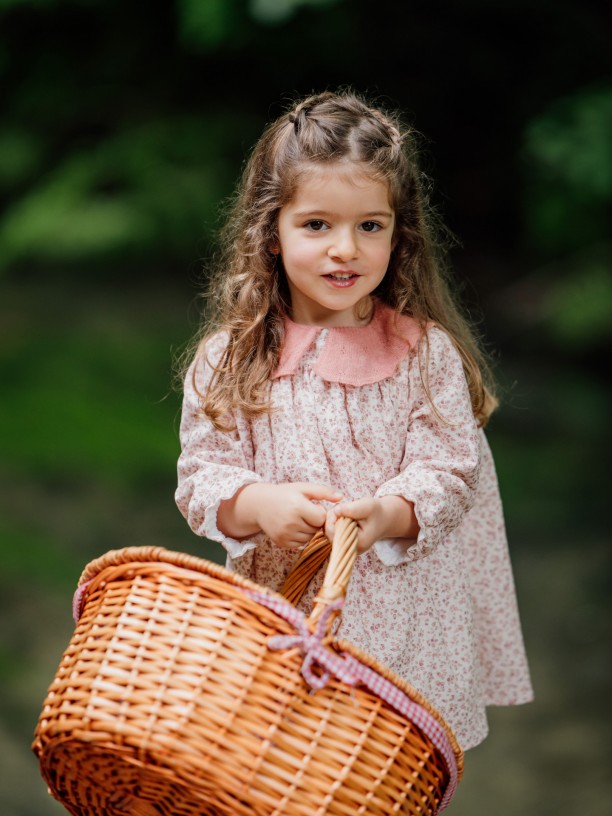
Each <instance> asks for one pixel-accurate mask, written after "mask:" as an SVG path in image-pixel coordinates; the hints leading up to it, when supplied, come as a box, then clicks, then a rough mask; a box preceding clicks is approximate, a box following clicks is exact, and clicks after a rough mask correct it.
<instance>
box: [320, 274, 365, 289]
mask: <svg viewBox="0 0 612 816" xmlns="http://www.w3.org/2000/svg"><path fill="white" fill-rule="evenodd" d="M323 277H324V278H325V279H326V280H328V281H329V282H330V283H331V285H332V286H334V287H336V288H339V289H345V288H346V287H347V286H352V285H353V284H354V283H355V281H356V280H357V278H358V277H359V275H357V274H355V272H328V273H327V274H326V275H323Z"/></svg>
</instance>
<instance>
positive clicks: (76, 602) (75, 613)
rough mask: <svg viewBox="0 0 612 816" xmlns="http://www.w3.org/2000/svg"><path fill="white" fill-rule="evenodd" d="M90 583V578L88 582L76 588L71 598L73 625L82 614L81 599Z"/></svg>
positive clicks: (91, 579)
mask: <svg viewBox="0 0 612 816" xmlns="http://www.w3.org/2000/svg"><path fill="white" fill-rule="evenodd" d="M92 581H93V578H90V579H89V581H85V583H84V584H81V586H80V587H78V588H77V590H76V592H75V593H74V595H73V596H72V617H73V618H74V622H75V623H78V622H79V618H80V617H81V615H82V614H83V599H84V597H85V593H86V592H87V587H88V586H89V585H90V584H91V582H92Z"/></svg>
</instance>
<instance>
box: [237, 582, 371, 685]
mask: <svg viewBox="0 0 612 816" xmlns="http://www.w3.org/2000/svg"><path fill="white" fill-rule="evenodd" d="M246 592H247V595H249V596H250V597H251V598H252V599H253V600H254V601H257V602H258V603H260V604H262V606H266V607H267V608H268V609H271V610H272V611H273V612H275V613H276V614H277V615H279V617H282V618H284V619H285V620H286V621H287V622H288V623H290V624H291V625H292V626H294V627H295V629H296V630H297V634H295V635H273V636H272V637H271V638H270V639H269V640H268V648H269V649H272V650H273V651H278V650H280V649H294V648H297V649H300V651H301V652H302V654H303V655H304V661H303V662H302V667H301V669H300V671H301V674H302V677H303V678H304V680H305V681H306V682H307V683H308V685H309V686H310V688H312V689H322V688H324V687H325V686H326V685H327V683H328V682H329V677H330V674H333V675H334V676H335V677H337V678H338V679H339V680H342V682H344V683H346V684H347V685H349V686H354V685H355V684H356V683H357V682H358V678H357V676H356V674H355V671H354V669H355V666H354V665H353V664H357V661H356V660H354V658H352V657H351V656H350V655H347V654H344V655H342V657H340V656H339V655H336V654H334V652H332V651H331V650H330V649H328V648H327V647H326V646H325V645H324V643H323V639H324V638H325V637H326V634H327V626H328V623H329V619H330V617H332V616H333V615H335V614H336V613H337V612H338V611H339V610H340V609H341V608H342V606H343V604H344V600H343V599H342V598H338V599H337V600H335V601H332V602H331V603H330V604H328V605H327V606H326V607H325V609H324V611H323V613H322V614H321V616H320V618H319V620H318V621H317V625H316V626H315V629H314V631H313V632H311V631H310V628H309V627H308V623H307V622H306V617H305V616H304V614H303V613H302V612H300V610H299V609H296V608H295V607H294V606H291V604H289V603H287V602H283V601H279V600H277V599H276V598H272V597H270V596H268V595H265V594H264V593H263V592H254V591H251V590H247V591H246ZM313 664H316V665H317V666H319V667H320V668H321V669H323V672H322V673H321V674H318V673H317V672H315V671H314V670H313Z"/></svg>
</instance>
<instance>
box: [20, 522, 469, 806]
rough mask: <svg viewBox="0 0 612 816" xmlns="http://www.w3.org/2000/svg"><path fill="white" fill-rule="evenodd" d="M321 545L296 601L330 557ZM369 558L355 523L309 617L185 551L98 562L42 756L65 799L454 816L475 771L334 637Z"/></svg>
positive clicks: (130, 551) (336, 548)
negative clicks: (359, 560)
mask: <svg viewBox="0 0 612 816" xmlns="http://www.w3.org/2000/svg"><path fill="white" fill-rule="evenodd" d="M324 541H326V540H324ZM321 542H322V537H319V539H318V543H317V542H315V543H316V546H315V548H314V552H315V555H314V556H312V557H310V556H309V555H308V554H307V556H306V557H305V558H303V559H301V566H300V565H298V569H297V570H296V571H295V572H294V573H293V574H292V578H291V580H290V581H289V585H290V586H289V595H291V594H292V593H293V596H294V597H295V594H296V592H297V593H298V594H299V591H301V590H295V586H296V581H294V579H296V580H297V584H298V585H300V584H302V585H303V583H304V581H303V574H304V570H305V572H306V573H308V569H310V571H311V572H314V571H315V570H316V568H317V567H318V565H319V564H320V563H321V560H322V558H323V557H324V555H326V552H325V547H324V546H322V544H321ZM355 547H356V528H355V525H354V523H353V522H348V521H347V520H345V519H342V520H340V521H339V522H338V524H337V532H336V536H335V539H334V544H333V548H332V552H331V555H330V560H329V564H328V567H327V570H326V575H325V580H324V583H323V587H322V589H321V591H320V593H319V595H318V597H317V601H316V602H315V607H314V610H313V612H312V613H311V615H310V617H309V618H305V617H304V616H303V614H302V613H301V612H299V611H298V610H297V608H296V607H295V606H294V605H293V604H292V603H290V602H289V601H288V600H287V599H286V598H284V597H282V596H281V595H280V594H277V593H274V592H271V591H270V590H267V589H264V588H262V587H260V586H258V585H257V584H255V583H254V582H251V581H248V580H246V579H243V578H241V577H239V576H237V575H236V574H234V573H232V572H230V571H229V570H226V569H225V568H223V567H220V566H218V565H217V564H213V563H210V562H208V561H204V560H202V559H199V558H195V557H194V556H190V555H187V554H183V553H175V552H172V551H169V550H165V549H163V548H154V547H128V548H125V549H123V550H116V551H111V552H109V553H107V554H106V555H104V556H102V557H101V558H99V559H97V560H95V561H92V562H91V563H90V564H89V565H88V566H87V567H86V569H85V571H84V573H83V575H82V576H81V580H80V583H79V589H78V591H77V594H76V595H75V602H76V612H77V618H78V624H77V627H76V630H75V632H74V635H73V637H72V639H71V641H70V643H69V645H68V648H67V650H66V652H65V654H64V656H63V659H62V661H61V664H60V666H59V668H58V671H57V674H56V676H55V679H54V680H53V682H52V684H51V686H50V689H49V692H48V696H47V698H46V700H45V703H44V707H43V710H42V712H41V715H40V719H39V722H38V725H37V728H36V733H35V741H34V744H33V750H34V752H35V753H36V755H37V757H38V759H39V762H40V769H41V773H42V775H43V777H44V779H45V780H46V782H47V784H48V786H49V790H50V793H51V794H52V795H53V796H54V797H55V798H56V799H58V800H59V801H60V802H61V803H62V804H63V805H64V807H65V808H66V809H67V810H68V811H69V812H70V813H72V814H74V816H128V814H129V816H208V815H209V814H210V816H213V814H215V816H324V814H329V815H330V816H332V814H333V815H334V816H355V814H380V816H387V814H391V813H401V814H434V813H437V812H438V811H439V810H441V809H443V808H444V807H445V806H446V805H447V804H448V801H449V799H450V796H451V795H452V793H453V791H454V788H455V787H456V784H457V780H458V779H459V778H460V776H461V772H462V762H463V755H462V752H461V749H460V748H459V746H458V744H457V742H456V740H455V737H454V736H453V734H452V732H451V731H450V729H449V728H448V726H447V725H446V724H445V722H444V720H443V719H442V717H441V716H440V715H439V714H438V713H437V712H436V711H435V710H434V709H433V707H432V706H431V705H430V704H429V703H428V702H427V701H426V700H424V699H423V698H422V697H421V696H420V695H419V693H418V692H416V691H415V690H414V689H413V688H412V687H410V686H409V685H408V684H407V683H405V682H404V681H402V680H401V679H400V678H398V677H397V676H396V675H394V674H392V673H391V672H390V671H389V670H388V669H386V668H385V667H384V666H382V665H380V664H379V663H377V662H376V661H375V660H374V659H373V658H372V657H370V656H369V655H367V654H365V653H364V652H362V651H361V650H359V649H357V648H356V647H355V646H353V645H352V644H350V643H348V642H346V641H342V640H338V639H336V638H334V637H333V636H332V635H331V631H332V629H331V627H332V623H333V620H334V617H336V616H337V615H338V614H339V613H340V607H341V604H342V597H343V595H344V593H345V591H346V587H347V584H348V580H349V577H350V572H351V569H352V565H353V562H354V559H355ZM312 552H313V551H312V549H311V550H310V553H312ZM304 562H305V563H306V567H304ZM291 586H293V589H291ZM302 588H303V587H302Z"/></svg>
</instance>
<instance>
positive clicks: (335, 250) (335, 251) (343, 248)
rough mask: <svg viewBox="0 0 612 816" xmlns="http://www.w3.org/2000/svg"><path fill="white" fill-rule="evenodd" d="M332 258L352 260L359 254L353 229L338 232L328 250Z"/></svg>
mask: <svg viewBox="0 0 612 816" xmlns="http://www.w3.org/2000/svg"><path fill="white" fill-rule="evenodd" d="M327 254H328V255H329V257H330V258H338V260H341V261H350V260H351V259H352V258H354V257H355V256H356V255H357V241H356V240H355V235H354V234H353V230H352V229H346V230H342V231H339V232H337V233H336V234H335V235H334V236H333V240H332V242H331V244H330V246H329V249H328V250H327Z"/></svg>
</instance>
